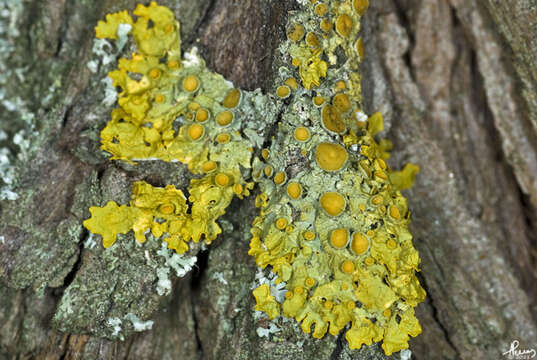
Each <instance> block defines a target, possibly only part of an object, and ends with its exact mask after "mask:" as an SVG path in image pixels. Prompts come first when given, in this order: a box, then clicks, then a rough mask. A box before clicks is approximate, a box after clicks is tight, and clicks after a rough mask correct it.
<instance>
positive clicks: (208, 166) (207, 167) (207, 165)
mask: <svg viewBox="0 0 537 360" xmlns="http://www.w3.org/2000/svg"><path fill="white" fill-rule="evenodd" d="M216 168H217V164H216V162H214V161H212V160H209V161H206V162H204V163H203V165H201V171H203V172H206V173H208V172H211V171H213V170H215V169H216Z"/></svg>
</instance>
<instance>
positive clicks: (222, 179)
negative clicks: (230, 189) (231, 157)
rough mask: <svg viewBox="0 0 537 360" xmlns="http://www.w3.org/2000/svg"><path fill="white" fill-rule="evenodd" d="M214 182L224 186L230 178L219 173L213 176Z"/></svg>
mask: <svg viewBox="0 0 537 360" xmlns="http://www.w3.org/2000/svg"><path fill="white" fill-rule="evenodd" d="M214 182H215V184H216V185H218V186H222V187H224V186H227V185H229V182H230V179H229V176H227V175H226V174H223V173H219V174H217V175H216V176H215V177H214Z"/></svg>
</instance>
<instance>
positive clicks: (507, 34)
mask: <svg viewBox="0 0 537 360" xmlns="http://www.w3.org/2000/svg"><path fill="white" fill-rule="evenodd" d="M135 4H136V2H135V1H133V0H121V1H112V0H95V1H68V0H61V1H59V0H45V1H38V0H24V1H20V2H19V1H15V0H0V13H2V10H5V11H4V12H3V13H2V14H1V16H0V30H1V32H0V36H1V37H2V41H0V51H1V52H3V54H4V55H2V56H0V65H1V67H0V70H1V72H2V75H1V76H0V84H1V86H2V88H3V93H2V96H0V109H2V110H1V111H0V134H1V132H2V131H3V132H4V133H5V134H7V138H6V139H2V137H1V136H0V148H7V149H8V151H9V157H10V158H11V159H12V163H14V164H15V168H16V172H17V174H18V180H17V181H16V184H15V185H14V188H13V189H12V190H13V191H14V192H16V193H17V194H19V198H18V199H17V200H3V201H0V239H1V241H0V359H4V358H5V359H15V358H17V359H19V358H20V359H30V358H38V359H41V358H43V359H113V358H125V359H168V358H169V359H271V360H272V359H289V358H296V359H331V360H335V359H384V358H387V357H386V356H385V355H384V353H383V352H382V350H381V349H380V347H379V346H378V345H372V346H370V347H366V346H364V347H362V349H360V350H352V351H351V350H349V348H348V345H347V343H346V341H345V339H344V336H343V335H342V334H340V336H339V337H333V336H330V335H326V336H325V337H324V338H323V339H322V340H315V339H313V338H312V337H311V336H310V335H308V334H303V333H302V332H301V331H300V329H299V328H298V327H297V326H296V325H295V324H294V322H289V323H288V325H286V326H285V327H284V328H283V330H282V333H281V334H279V335H278V337H277V338H276V339H275V338H273V339H267V338H266V337H259V336H258V335H257V333H256V329H257V328H258V327H263V326H265V325H266V324H263V323H262V322H259V321H257V320H255V319H254V316H253V306H254V299H253V297H252V296H251V285H252V283H253V280H254V277H255V273H256V266H255V262H254V260H253V258H252V257H250V256H248V254H247V253H248V248H249V224H251V223H252V220H253V218H254V217H255V215H256V208H255V206H254V203H253V202H254V200H253V198H254V197H253V196H252V197H250V198H248V199H246V200H244V201H242V202H238V201H237V202H233V203H232V205H231V208H230V209H229V210H228V211H227V214H226V215H225V216H224V218H223V220H222V222H223V225H224V226H223V228H224V230H225V231H224V233H223V234H222V235H220V237H219V239H218V240H217V241H216V242H215V243H213V244H212V245H211V246H210V247H209V248H208V249H202V248H201V247H200V246H197V247H194V248H193V249H192V250H191V251H192V253H193V254H197V258H198V260H197V265H196V267H195V268H194V269H193V270H192V271H191V272H190V274H188V275H187V276H185V277H183V278H180V279H176V280H174V282H173V290H172V293H171V294H170V295H168V296H158V295H157V294H155V293H154V292H153V291H151V290H150V289H151V284H153V283H154V282H155V281H156V278H155V277H154V276H153V277H151V276H149V275H148V273H149V271H150V270H151V269H150V268H149V267H148V265H147V262H146V258H145V254H144V251H143V250H140V249H137V248H134V247H133V246H134V245H132V246H131V247H127V246H125V247H124V248H121V249H119V250H117V251H116V253H113V254H111V253H110V252H108V253H107V251H105V250H104V249H102V248H101V247H100V246H97V247H93V248H91V247H89V246H88V245H87V241H86V240H87V238H88V233H87V231H86V230H85V229H83V227H82V225H81V223H82V221H83V220H84V219H86V218H88V217H89V212H88V208H89V206H91V205H94V204H99V203H102V202H106V201H107V200H110V199H113V200H116V201H118V202H123V203H126V202H127V201H128V199H129V193H130V184H131V183H132V182H133V181H136V180H140V179H144V180H146V181H149V182H150V183H152V184H156V185H164V184H170V183H172V184H175V185H177V186H178V187H185V186H186V185H187V184H188V181H189V176H190V175H189V172H188V170H187V169H186V167H184V166H181V165H177V164H166V163H162V162H158V163H149V162H146V163H141V164H140V165H138V166H132V165H128V164H125V163H120V162H111V161H108V160H107V159H106V157H105V156H104V155H103V154H102V152H100V151H99V150H98V147H99V132H100V130H101V129H102V128H103V126H104V125H105V123H106V122H107V121H108V119H109V112H110V109H111V108H110V107H105V106H103V105H102V98H103V94H102V92H103V88H104V85H103V84H102V82H101V79H102V77H103V76H104V73H103V74H101V73H99V74H92V73H91V72H90V70H89V69H88V66H87V63H88V62H89V61H90V60H91V59H92V56H93V54H92V46H93V38H94V31H93V27H94V26H95V24H96V23H97V21H98V20H99V19H103V18H104V16H105V14H107V13H110V12H114V11H119V10H123V9H129V10H130V9H133V8H134V7H135ZM160 4H161V5H166V6H168V7H170V8H171V9H172V10H173V11H174V13H175V15H176V17H177V19H178V20H179V21H180V22H181V36H182V39H183V43H182V48H183V49H184V50H187V49H189V48H190V47H192V46H197V47H198V48H199V49H200V53H201V55H202V57H203V58H205V59H206V61H207V65H208V67H209V68H210V69H211V70H213V71H216V72H218V73H220V74H222V75H223V76H224V77H225V78H226V79H229V80H231V81H233V83H234V84H235V85H236V86H238V87H240V88H243V89H249V90H253V89H256V88H261V89H262V91H263V92H265V93H266V92H270V91H273V90H274V85H275V84H274V83H273V80H272V79H273V74H274V73H275V72H276V71H277V68H276V64H275V63H274V59H275V58H276V57H277V52H278V45H279V43H280V42H281V41H282V40H283V39H284V37H285V25H286V15H287V12H288V11H289V10H292V9H294V8H297V7H298V6H299V4H298V3H297V2H296V1H295V0H285V1H283V0H264V1H261V0H244V1H232V0H210V1H209V0H208V1H199V2H198V1H187V0H177V1H171V0H163V1H161V2H160ZM2 7H3V8H2ZM362 33H363V38H364V40H365V51H366V59H365V61H364V62H363V66H362V76H363V84H362V86H363V93H364V101H365V109H366V110H367V113H373V112H375V111H381V112H382V113H383V115H384V118H385V122H386V123H385V133H384V134H383V135H384V136H385V137H387V138H388V139H391V140H392V141H393V142H394V149H395V150H394V152H393V154H392V158H391V159H390V161H389V162H390V165H391V166H392V167H394V168H399V167H401V166H402V165H403V164H404V163H406V162H408V161H410V162H412V163H416V164H418V165H419V166H420V168H421V172H420V174H419V175H418V177H417V183H416V184H415V186H414V187H413V188H412V189H411V190H408V191H406V193H405V196H407V198H408V199H409V206H410V208H411V209H412V219H413V221H412V224H411V230H412V233H413V235H414V244H415V246H416V248H417V249H418V250H419V252H420V256H421V259H422V264H421V273H420V281H421V283H422V285H423V286H424V287H425V289H426V291H427V293H428V296H427V299H426V302H425V303H423V304H421V305H419V306H418V307H417V310H416V311H417V317H418V318H419V320H420V322H421V324H422V327H423V333H422V334H421V335H419V336H418V337H416V338H414V339H412V340H411V341H410V350H411V351H412V356H413V358H414V359H497V358H498V359H500V358H502V354H503V353H504V352H506V351H507V350H509V347H510V346H511V343H512V342H513V341H514V340H518V341H520V349H531V348H533V349H536V350H537V304H536V299H537V281H536V278H537V264H536V260H537V259H536V256H537V239H536V234H537V212H536V209H537V36H536V35H537V3H536V2H535V0H512V1H501V0H375V1H371V6H370V9H369V10H368V12H367V13H366V15H365V19H364V21H363V23H362ZM17 99H18V100H17ZM21 131H22V132H21ZM16 134H19V135H21V134H22V136H23V137H24V138H26V139H30V144H29V145H28V146H26V145H25V144H24V143H21V141H20V137H19V140H17V136H15V135H16ZM15 156H17V159H16V160H15V159H14V158H15ZM0 165H1V162H0ZM0 169H4V172H5V174H2V177H3V178H4V182H5V181H6V180H5V179H6V178H7V175H8V174H7V173H8V170H7V169H8V168H7V167H5V168H2V167H0ZM10 171H11V170H10ZM1 181H2V180H0V188H1V186H2V182H1ZM4 185H5V184H4ZM127 239H128V240H127ZM124 241H125V242H127V241H130V243H132V242H133V240H132V237H131V238H129V237H128V236H126V237H125V238H124ZM80 294H86V295H88V294H89V295H91V294H99V296H100V297H97V298H91V297H83V296H82V295H80ZM89 295H88V296H89ZM67 299H69V301H68V300H67ZM87 304H91V307H87V306H86V305H87ZM60 307H62V308H61V309H60ZM66 307H68V309H66ZM90 308H91V309H92V310H91V312H90V311H89V310H88V309H90ZM132 308H137V309H140V308H143V309H144V310H143V312H144V314H145V315H146V316H145V318H146V319H149V318H150V319H152V320H153V321H154V324H153V327H152V329H151V330H147V331H143V332H139V333H136V334H133V335H131V336H128V337H126V338H125V339H124V340H117V341H114V340H110V339H107V338H105V337H102V336H99V333H100V332H101V331H102V326H103V324H102V323H100V322H99V321H98V319H102V318H104V317H108V318H112V317H113V316H114V314H115V313H117V312H119V311H122V310H125V309H132ZM60 313H61V314H67V315H61V316H60V315H59V314H60ZM392 357H393V358H399V357H400V355H399V354H394V355H393V356H392Z"/></svg>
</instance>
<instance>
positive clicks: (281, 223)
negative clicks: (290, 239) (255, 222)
mask: <svg viewBox="0 0 537 360" xmlns="http://www.w3.org/2000/svg"><path fill="white" fill-rule="evenodd" d="M286 226H287V219H286V218H279V219H277V220H276V227H277V228H278V229H280V230H283V229H285V228H286Z"/></svg>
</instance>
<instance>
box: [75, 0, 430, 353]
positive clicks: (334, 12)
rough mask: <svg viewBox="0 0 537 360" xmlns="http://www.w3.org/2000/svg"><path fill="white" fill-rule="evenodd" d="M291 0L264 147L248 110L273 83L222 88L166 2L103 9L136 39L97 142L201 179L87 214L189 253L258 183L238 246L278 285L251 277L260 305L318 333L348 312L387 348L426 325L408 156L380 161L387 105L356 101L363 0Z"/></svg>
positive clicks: (106, 229) (340, 322) (115, 229)
mask: <svg viewBox="0 0 537 360" xmlns="http://www.w3.org/2000/svg"><path fill="white" fill-rule="evenodd" d="M302 3H304V7H303V9H301V10H298V11H295V12H292V13H290V17H289V24H288V26H287V37H288V39H287V40H286V42H285V43H283V44H282V45H281V50H282V53H283V62H284V63H285V62H286V63H287V64H288V65H287V66H282V67H281V68H280V69H279V83H278V85H277V86H276V87H275V89H274V92H275V98H276V99H278V104H276V105H274V107H275V108H284V109H285V110H284V111H283V113H282V116H281V119H280V122H279V123H278V124H277V126H278V129H277V134H276V135H275V136H274V137H273V138H272V139H271V140H272V141H271V145H270V146H269V147H267V148H263V149H261V147H262V144H263V143H264V141H265V138H266V136H267V134H265V133H264V132H263V129H262V126H261V125H260V124H261V123H262V122H263V121H262V120H261V121H259V122H257V123H256V120H255V119H256V118H263V117H272V118H273V117H274V113H275V112H272V113H270V116H269V112H268V111H267V110H266V108H263V107H266V106H268V105H267V103H270V101H267V100H266V99H270V98H271V97H270V95H267V96H263V95H261V94H259V92H254V93H248V92H245V91H241V90H239V89H236V88H234V87H232V86H231V85H230V84H229V83H228V82H226V81H225V80H224V79H223V78H222V77H221V76H220V75H218V74H215V73H212V72H210V71H209V70H207V69H206V68H205V65H204V63H203V61H202V60H201V59H200V58H199V57H198V56H197V55H196V54H195V53H189V54H185V57H184V59H183V58H182V57H181V49H180V38H179V35H178V29H179V24H178V22H176V21H175V19H174V17H173V14H172V13H171V11H170V10H169V9H167V8H165V7H162V6H158V5H157V4H156V3H154V2H152V3H151V4H150V5H149V6H144V5H139V6H138V7H137V8H136V10H135V11H134V15H136V16H137V19H136V21H134V20H133V19H132V18H131V16H130V15H129V14H128V13H127V12H125V11H123V12H119V13H115V14H110V15H107V17H106V21H101V22H99V24H98V26H97V27H96V32H97V37H99V38H109V39H115V38H116V37H117V34H118V30H119V29H120V27H122V29H121V32H122V33H124V31H125V27H129V29H128V30H131V35H132V36H133V38H134V40H135V42H136V48H137V51H138V52H137V53H133V54H132V56H131V57H130V58H122V59H120V60H119V66H118V69H117V70H114V71H112V72H110V73H109V77H110V78H111V79H112V80H113V85H114V86H116V87H119V88H120V89H121V92H120V93H119V96H118V103H119V107H118V108H116V109H114V110H113V111H112V119H111V121H110V122H109V123H108V124H107V125H106V127H105V128H104V129H103V130H102V132H101V138H102V146H101V148H102V149H103V150H105V151H106V152H108V153H110V154H111V155H112V159H120V160H125V161H128V162H135V161H140V160H144V159H145V160H150V159H160V160H163V161H178V162H181V163H184V164H187V165H188V168H189V169H190V171H191V172H192V173H193V174H195V175H197V177H195V178H194V179H193V180H191V183H190V186H189V187H188V189H187V190H188V194H189V196H188V198H187V197H186V196H185V195H184V194H183V192H182V191H181V190H179V189H176V188H175V187H174V186H172V185H168V186H166V187H165V188H157V187H153V186H151V185H149V184H147V183H145V182H136V183H135V184H134V186H133V191H132V199H131V202H130V204H129V205H121V206H119V205H117V204H116V203H115V202H109V203H108V204H106V206H104V207H92V208H90V212H91V214H92V217H91V218H90V219H88V220H86V221H85V222H84V225H85V226H86V227H87V228H88V229H89V230H90V231H91V232H93V233H96V234H100V235H102V236H103V245H104V246H105V247H108V246H111V245H112V244H113V243H114V242H115V240H116V235H117V234H120V233H127V232H129V231H131V230H132V231H133V232H134V235H135V238H136V240H137V241H139V242H144V241H145V236H146V235H145V234H146V233H147V231H149V230H150V231H151V232H152V234H153V235H154V236H155V237H157V238H159V237H161V238H162V239H163V240H164V241H165V242H166V243H167V246H168V248H171V249H175V250H176V251H177V252H178V253H184V252H186V251H187V250H188V245H187V243H188V241H189V240H191V239H192V240H193V241H195V242H197V241H199V240H200V239H204V240H205V241H206V242H207V243H210V242H211V241H212V240H214V239H215V238H216V236H217V235H218V234H219V233H220V232H221V229H220V227H219V225H218V224H217V223H216V220H217V219H218V217H219V216H221V215H222V214H224V212H225V209H226V207H227V206H228V205H229V203H230V201H231V199H232V198H233V196H235V195H236V196H238V197H240V198H242V197H243V196H247V195H248V194H249V192H250V190H251V189H252V188H253V184H254V182H257V183H258V184H259V187H260V193H259V195H258V196H257V197H256V199H255V203H256V206H257V207H259V208H260V210H259V216H257V217H256V218H255V220H254V223H253V224H252V228H251V233H252V238H251V242H250V251H249V254H250V255H252V256H254V257H255V261H256V263H257V265H258V266H259V267H260V268H262V269H270V270H271V271H272V272H273V276H275V277H276V282H278V283H279V284H281V285H282V286H285V289H286V290H287V291H286V293H285V297H284V298H283V299H280V297H275V296H274V294H271V288H270V287H269V285H268V284H267V283H263V284H262V285H260V286H259V287H257V288H256V289H255V290H254V291H253V295H254V297H255V299H256V302H257V305H256V306H255V309H256V310H260V311H264V312H265V313H267V315H268V316H269V318H270V319H275V318H277V317H278V316H280V315H281V314H283V315H284V316H285V317H289V318H295V319H296V320H297V321H298V322H299V323H301V327H302V330H303V331H304V332H306V333H309V332H311V331H312V329H313V336H314V337H315V338H321V337H323V336H324V335H325V334H326V332H329V333H330V334H332V335H337V334H338V333H339V332H340V331H341V330H343V329H344V328H346V327H347V326H348V325H350V328H349V329H348V331H347V333H346V339H347V341H348V343H349V345H350V347H351V348H353V349H357V348H360V347H361V346H362V345H363V344H367V345H370V344H372V342H379V341H381V340H383V344H382V347H383V349H384V351H385V352H386V354H388V355H389V354H391V353H393V352H395V351H399V350H401V349H405V348H408V339H409V335H410V336H416V335H418V334H419V333H420V332H421V328H420V325H419V323H418V321H417V319H416V318H415V316H414V307H415V306H416V305H417V304H418V303H419V302H421V301H423V299H424V297H425V292H424V290H423V289H422V287H421V286H420V284H419V281H418V280H417V278H416V275H415V272H416V271H418V270H419V269H418V265H419V261H420V259H419V256H418V253H417V251H416V250H415V249H414V247H413V245H412V236H411V234H410V232H409V231H408V223H409V218H410V211H409V210H408V206H407V200H406V199H405V198H404V197H403V196H402V195H401V192H400V190H402V189H404V188H408V187H410V186H411V184H412V182H413V178H414V176H415V174H416V173H417V170H418V169H417V167H416V166H414V165H411V164H409V165H407V166H406V167H405V168H404V169H403V170H402V171H399V172H394V171H392V170H391V169H390V167H389V166H388V165H387V164H386V162H385V160H386V159H387V158H388V157H389V152H388V151H389V150H390V148H391V143H390V142H389V141H387V140H380V141H378V142H377V140H375V138H374V137H375V136H376V135H377V134H378V133H379V132H380V131H382V130H383V119H382V115H381V114H379V113H376V114H373V115H372V116H370V117H367V116H366V115H365V114H364V113H363V111H362V104H361V89H360V80H361V79H360V72H359V63H360V61H362V59H363V57H364V52H363V44H362V40H361V39H360V37H359V34H358V32H359V30H360V27H359V25H360V18H361V16H362V15H363V13H364V12H365V10H366V9H367V7H368V2H367V0H353V1H349V0H346V1H341V0H325V1H319V0H312V1H309V2H308V1H302ZM150 24H151V26H149V25H150ZM245 120H248V121H245ZM265 123H270V121H266V120H265ZM253 154H259V156H256V157H253ZM251 180H252V181H251Z"/></svg>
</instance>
